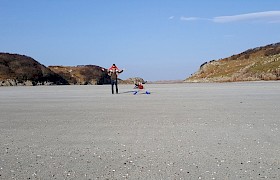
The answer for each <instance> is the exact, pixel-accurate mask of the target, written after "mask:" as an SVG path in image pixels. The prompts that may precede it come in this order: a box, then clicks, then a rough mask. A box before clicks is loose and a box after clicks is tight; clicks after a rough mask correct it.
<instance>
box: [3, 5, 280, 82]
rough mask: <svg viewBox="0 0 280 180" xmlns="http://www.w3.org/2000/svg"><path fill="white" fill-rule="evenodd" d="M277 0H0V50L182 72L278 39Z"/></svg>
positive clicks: (172, 75) (48, 59) (137, 72)
mask: <svg viewBox="0 0 280 180" xmlns="http://www.w3.org/2000/svg"><path fill="white" fill-rule="evenodd" d="M279 29H280V1H279V0H211V1H210V0H40V1H38V0H0V52H7V53H16V54H22V55H26V56H30V57H32V58H34V59H35V60H37V61H38V62H40V63H41V64H43V65H45V66H50V65H64V66H77V65H89V64H91V65H98V66H101V67H104V68H109V67H110V66H111V65H112V64H113V63H115V64H116V65H117V66H118V67H119V68H120V69H124V72H123V73H122V74H121V75H120V76H119V77H120V78H121V79H127V78H131V77H141V78H143V79H144V80H147V81H156V80H184V79H186V78H187V77H189V76H190V75H191V74H192V73H194V72H196V71H197V70H198V69H199V66H200V65H201V64H202V63H204V62H206V61H210V60H214V59H215V60H218V59H221V58H225V57H229V56H231V55H233V54H238V53H241V52H243V51H245V50H248V49H251V48H255V47H259V46H265V45H268V44H272V43H277V42H280V33H279Z"/></svg>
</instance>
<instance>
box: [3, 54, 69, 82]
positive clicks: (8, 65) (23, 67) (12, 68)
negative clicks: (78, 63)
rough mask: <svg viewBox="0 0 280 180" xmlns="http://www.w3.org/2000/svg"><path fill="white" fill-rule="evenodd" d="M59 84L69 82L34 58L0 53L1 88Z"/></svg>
mask: <svg viewBox="0 0 280 180" xmlns="http://www.w3.org/2000/svg"><path fill="white" fill-rule="evenodd" d="M58 84H68V82H67V81H66V80H65V79H64V78H62V77H61V76H59V75H58V74H56V73H54V72H52V71H51V70H50V69H48V68H47V67H45V66H44V65H42V64H40V63H39V62H37V61H36V60H34V59H33V58H31V57H28V56H24V55H18V54H9V53H0V86H16V85H58Z"/></svg>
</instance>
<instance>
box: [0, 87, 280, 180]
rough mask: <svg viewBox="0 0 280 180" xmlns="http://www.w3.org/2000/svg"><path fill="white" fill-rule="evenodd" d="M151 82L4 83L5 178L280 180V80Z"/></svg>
mask: <svg viewBox="0 0 280 180" xmlns="http://www.w3.org/2000/svg"><path fill="white" fill-rule="evenodd" d="M145 88H146V89H144V90H143V91H142V92H139V93H138V94H136V95H133V90H134V89H133V85H119V92H120V93H119V94H115V95H112V94H111V90H110V86H109V85H103V86H35V87H0V114H1V115H0V179H5V180H9V179H85V180H89V179H92V180H93V179H102V180H103V179H143V180H147V179H172V180H173V179H207V180H208V179H222V180H225V179H246V180H247V179H280V138H279V137H280V82H242V83H213V84H212V83H208V84H207V83H200V84H199V83H197V84H195V83H194V84H192V83H187V84H146V85H145ZM146 90H147V91H149V92H150V93H151V94H145V91H146Z"/></svg>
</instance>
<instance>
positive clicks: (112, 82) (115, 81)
mask: <svg viewBox="0 0 280 180" xmlns="http://www.w3.org/2000/svg"><path fill="white" fill-rule="evenodd" d="M111 85H112V94H114V85H115V86H116V93H117V94H118V93H119V90H118V80H112V79H111Z"/></svg>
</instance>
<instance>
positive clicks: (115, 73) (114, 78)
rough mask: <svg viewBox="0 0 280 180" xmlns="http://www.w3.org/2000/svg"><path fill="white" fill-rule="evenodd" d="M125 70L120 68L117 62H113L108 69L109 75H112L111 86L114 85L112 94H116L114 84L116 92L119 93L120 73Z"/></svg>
mask: <svg viewBox="0 0 280 180" xmlns="http://www.w3.org/2000/svg"><path fill="white" fill-rule="evenodd" d="M122 72H123V70H120V69H119V68H118V67H117V66H116V65H115V64H113V65H112V66H111V67H110V68H109V69H108V75H109V76H110V77H111V86H112V94H114V85H115V86H116V93H117V94H118V93H119V89H118V75H119V74H120V73H122Z"/></svg>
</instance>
